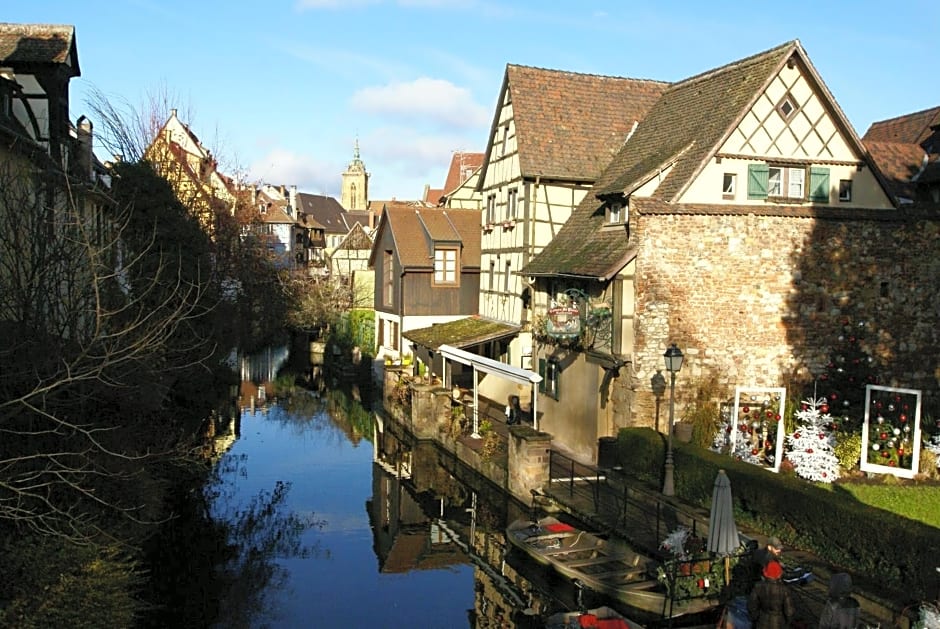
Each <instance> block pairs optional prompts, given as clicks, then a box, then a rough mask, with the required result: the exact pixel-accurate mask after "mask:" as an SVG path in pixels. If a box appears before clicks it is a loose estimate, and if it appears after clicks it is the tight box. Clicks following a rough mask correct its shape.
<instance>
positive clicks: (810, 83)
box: [523, 41, 940, 456]
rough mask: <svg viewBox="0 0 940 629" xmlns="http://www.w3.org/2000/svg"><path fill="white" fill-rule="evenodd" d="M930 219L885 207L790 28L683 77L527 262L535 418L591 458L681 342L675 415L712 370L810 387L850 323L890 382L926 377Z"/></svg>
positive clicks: (632, 414) (750, 382)
mask: <svg viewBox="0 0 940 629" xmlns="http://www.w3.org/2000/svg"><path fill="white" fill-rule="evenodd" d="M937 232H938V224H937V222H936V221H935V220H931V219H929V217H926V216H925V215H923V214H915V213H911V212H906V211H905V212H902V211H899V209H898V208H896V207H895V206H894V204H893V203H892V200H891V197H890V195H889V194H888V193H887V191H886V186H885V182H884V180H883V178H882V177H881V176H880V174H879V171H878V169H877V168H875V165H874V163H873V161H872V160H871V158H870V156H869V153H868V152H867V151H866V149H865V147H864V146H863V145H862V143H861V141H860V140H859V138H858V136H857V135H856V133H855V131H854V130H853V129H852V126H851V125H850V124H849V122H848V120H847V119H846V118H845V116H844V114H843V112H842V110H841V109H840V108H839V106H838V104H837V103H836V101H835V99H834V98H833V96H832V94H830V92H829V90H828V88H827V87H826V85H825V83H824V82H823V80H822V78H821V77H820V76H819V74H818V73H817V71H816V69H815V68H814V67H813V65H812V63H811V62H810V60H809V58H808V56H807V54H806V52H805V51H804V49H803V47H802V46H801V45H800V43H799V42H798V41H793V42H788V43H786V44H783V45H781V46H778V47H776V48H773V49H771V50H768V51H766V52H763V53H760V54H757V55H755V56H752V57H749V58H746V59H742V60H739V61H736V62H734V63H731V64H729V65H727V66H724V67H720V68H717V69H714V70H709V71H707V72H705V73H702V74H700V75H697V76H693V77H691V78H689V79H686V80H684V81H679V82H677V83H675V84H673V85H671V86H669V88H668V89H666V90H665V91H664V92H663V94H662V96H661V97H660V98H659V99H658V101H657V102H656V104H655V105H654V106H653V107H652V109H651V110H650V111H649V113H648V115H647V116H646V117H645V118H644V119H643V120H642V121H640V123H639V125H638V126H637V128H636V130H635V131H634V133H633V134H632V135H631V137H630V139H629V140H628V141H627V142H626V144H625V145H624V146H623V148H622V149H621V150H620V151H619V152H618V154H617V155H616V157H614V159H613V160H612V161H611V162H610V164H609V165H608V166H607V168H606V169H605V170H604V173H603V174H602V175H601V176H600V177H599V179H598V180H597V182H596V183H595V186H594V190H593V191H592V193H591V194H589V195H587V196H585V197H584V199H583V200H582V202H581V203H580V205H579V206H578V208H577V209H576V210H575V212H574V213H573V215H572V217H571V218H570V220H569V221H568V222H567V223H566V224H565V226H564V227H563V228H562V229H561V230H560V231H559V233H558V235H557V236H556V237H555V238H554V239H553V240H552V241H551V242H550V243H549V244H548V246H547V247H545V249H544V250H543V251H542V252H541V254H539V255H538V256H537V257H535V259H533V260H532V261H531V263H529V264H528V265H526V266H525V268H524V269H523V274H524V275H525V276H526V277H529V278H532V279H533V280H534V281H535V283H536V286H537V296H536V298H535V300H534V301H535V307H536V312H537V313H539V315H540V316H539V323H538V325H536V326H535V327H536V329H537V332H536V336H537V337H538V339H539V341H540V342H539V343H538V345H537V348H536V354H537V360H538V362H539V364H540V365H541V369H542V371H543V373H544V374H545V380H544V382H543V384H542V388H543V394H542V396H541V398H540V399H539V407H540V408H541V409H544V421H543V424H542V425H543V427H544V429H545V430H547V431H548V432H551V433H552V434H553V435H555V436H556V439H559V440H561V441H563V442H564V443H565V444H566V445H567V446H569V447H570V448H571V449H572V450H574V451H576V452H578V453H579V454H582V455H584V456H592V454H593V453H595V452H596V448H597V440H598V438H599V437H601V436H605V435H614V434H616V431H617V429H618V428H619V427H622V426H636V425H653V422H654V417H657V418H658V413H654V407H655V397H654V392H653V390H652V387H651V381H652V380H651V379H652V377H653V376H654V375H655V374H656V372H657V371H658V370H662V369H663V353H664V350H665V349H666V348H667V347H669V345H670V344H672V343H675V344H677V345H678V347H679V348H680V349H681V350H682V351H683V352H684V353H685V356H686V364H685V366H683V368H682V371H681V373H679V374H678V379H679V384H678V385H677V388H676V391H677V400H678V402H677V407H676V419H677V420H678V419H681V417H682V411H683V408H684V405H685V404H684V403H685V401H687V400H690V399H692V398H693V397H694V396H695V395H696V393H697V392H698V391H699V390H700V389H698V388H697V386H698V385H699V383H701V382H703V381H704V380H706V379H708V378H710V377H714V378H716V379H717V381H718V382H720V383H722V384H723V385H725V386H727V387H733V386H735V385H739V386H782V385H784V384H785V383H792V382H799V381H802V382H807V381H808V382H812V381H813V379H814V378H815V377H816V376H818V375H819V374H820V373H823V371H824V369H825V366H826V364H827V362H828V361H829V354H828V351H829V348H830V347H831V346H832V343H833V342H834V339H836V338H837V337H838V336H839V335H840V334H841V333H842V326H844V325H845V322H846V321H853V322H858V323H859V324H861V325H864V326H867V327H870V328H871V330H870V333H869V334H868V335H867V336H868V337H869V338H874V339H881V340H880V341H876V342H874V343H873V344H872V346H871V347H869V348H867V349H869V350H870V351H871V352H872V354H873V355H875V356H877V357H878V358H880V359H882V360H884V361H885V362H884V364H885V365H886V368H887V369H889V370H890V374H891V376H890V377H893V378H895V379H896V381H898V382H903V383H905V384H906V385H916V384H918V383H919V384H925V383H930V384H932V385H933V387H934V388H935V386H936V378H935V377H934V375H933V373H934V370H935V369H936V367H937V362H938V361H937V354H936V351H935V350H934V349H931V348H935V347H936V346H937V341H938V340H940V338H938V333H937V329H938V324H940V321H938V315H937V311H936V308H932V307H930V302H931V300H935V299H936V297H937V286H936V281H935V280H932V279H930V278H931V277H935V276H936V273H935V271H934V272H930V270H929V269H928V268H926V267H927V266H929V265H930V264H933V263H932V262H931V260H936V259H937V255H936V251H937V238H936V236H937ZM924 351H929V355H930V360H928V361H927V362H923V358H924V354H923V352H924ZM793 394H794V395H798V394H799V393H798V392H794V393H793ZM851 410H852V412H854V413H859V412H861V411H862V410H863V409H851ZM659 428H660V429H662V430H667V429H668V428H667V427H666V426H665V419H664V420H662V423H661V424H660V426H659Z"/></svg>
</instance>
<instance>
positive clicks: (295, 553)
mask: <svg viewBox="0 0 940 629" xmlns="http://www.w3.org/2000/svg"><path fill="white" fill-rule="evenodd" d="M266 361H267V362H266ZM288 363H289V361H288V356H287V354H286V353H285V352H282V351H280V350H278V351H270V352H266V353H265V354H264V355H263V356H262V357H252V358H250V359H247V360H243V361H242V362H241V365H242V366H243V367H244V366H245V365H248V366H249V367H248V368H243V369H242V373H243V374H247V375H249V376H250V377H249V378H248V379H246V380H243V381H242V384H241V386H240V388H239V391H240V407H241V409H242V413H241V417H240V424H237V425H234V426H232V427H230V429H226V430H222V429H220V430H219V431H218V433H217V438H218V439H219V443H218V446H217V448H218V451H219V452H220V453H221V452H224V455H222V456H221V458H220V459H219V461H218V464H217V466H216V479H217V480H216V482H215V483H213V484H212V485H210V486H209V487H208V489H207V491H208V494H207V495H209V496H210V497H211V504H212V508H211V514H212V516H213V519H214V520H215V521H216V522H219V523H220V525H221V526H223V527H224V538H225V540H226V543H225V561H224V562H223V563H222V564H221V571H219V574H220V575H221V576H222V580H223V582H224V586H225V589H227V595H226V596H224V597H222V598H221V600H220V602H219V604H218V616H217V622H216V623H215V626H217V627H268V626H270V627H308V626H327V627H332V626H381V627H417V626H420V627H459V626H469V627H535V626H544V618H545V617H546V616H547V615H548V614H551V613H554V612H556V611H559V610H569V609H574V608H577V607H579V606H584V607H592V606H595V603H596V602H597V601H595V600H590V599H587V600H586V599H585V597H584V593H581V592H579V591H578V590H577V589H576V588H574V587H573V586H572V585H571V584H570V583H568V582H565V581H564V580H562V579H560V578H559V577H557V576H556V575H554V573H552V572H551V571H546V570H545V569H544V568H542V567H541V566H537V565H534V564H532V563H531V562H529V561H528V560H527V559H526V558H524V557H518V556H516V555H515V554H513V553H511V552H508V548H509V547H508V546H507V544H506V540H505V536H504V533H503V531H504V529H505V526H506V523H507V522H508V521H511V520H514V519H516V518H518V517H522V516H526V515H529V513H530V510H529V507H528V506H527V505H521V504H519V503H517V502H516V501H515V500H514V499H512V498H511V497H510V496H509V495H508V494H506V493H505V492H504V491H502V490H500V489H499V488H498V487H495V486H494V485H492V484H491V483H490V482H489V481H488V480H486V479H484V478H481V477H479V476H478V475H476V473H475V472H474V471H473V470H470V469H469V468H466V467H464V466H463V465H462V464H461V463H460V462H459V461H457V460H456V459H455V458H454V457H453V455H451V454H449V453H446V452H443V451H440V450H438V449H437V448H436V447H435V446H434V445H433V444H431V443H428V442H417V441H415V440H414V439H413V437H411V436H410V435H409V433H408V432H407V431H406V430H405V429H404V428H403V427H402V426H400V425H399V424H397V423H396V422H394V421H392V420H388V419H386V418H384V417H382V416H376V415H375V414H374V413H372V412H371V411H370V410H369V409H368V407H367V405H364V404H363V401H365V402H367V401H368V395H367V394H364V393H363V392H362V391H361V390H359V389H358V388H357V387H354V386H348V387H346V388H345V389H339V388H333V389H326V388H323V387H322V386H320V385H319V383H315V384H316V385H317V386H313V387H312V388H310V389H308V388H306V385H307V384H308V382H310V380H311V379H310V372H302V375H300V377H297V376H295V375H293V374H288V373H286V372H285V370H284V369H283V365H285V364H288ZM272 365H277V367H276V368H274V367H272ZM363 398H366V399H365V400H364V399H363ZM364 445H371V447H362V446H364ZM363 505H364V508H363ZM579 595H580V599H579Z"/></svg>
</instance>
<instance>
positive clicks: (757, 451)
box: [751, 448, 760, 456]
mask: <svg viewBox="0 0 940 629" xmlns="http://www.w3.org/2000/svg"><path fill="white" fill-rule="evenodd" d="M759 452H760V450H758V449H757V448H754V449H753V450H751V454H753V455H754V456H757V454H758V453H759Z"/></svg>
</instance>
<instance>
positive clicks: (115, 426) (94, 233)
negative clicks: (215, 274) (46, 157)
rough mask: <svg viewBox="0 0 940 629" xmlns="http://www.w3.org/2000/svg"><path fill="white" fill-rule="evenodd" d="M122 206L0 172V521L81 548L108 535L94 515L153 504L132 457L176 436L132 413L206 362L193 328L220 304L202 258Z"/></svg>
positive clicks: (144, 410) (32, 175)
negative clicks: (1, 339)
mask: <svg viewBox="0 0 940 629" xmlns="http://www.w3.org/2000/svg"><path fill="white" fill-rule="evenodd" d="M139 192H140V194H141V195H145V194H148V193H149V194H151V195H152V194H154V193H155V191H154V190H152V189H151V190H149V191H147V190H140V191H139ZM131 209H132V208H131V207H130V205H124V206H120V205H118V204H117V203H116V202H115V201H114V199H112V198H110V197H109V196H108V191H106V190H87V189H78V188H75V187H73V186H71V185H70V184H69V182H68V181H67V180H66V179H65V178H64V176H60V175H57V174H55V173H54V171H49V170H47V169H43V168H42V167H37V166H36V165H35V164H32V165H31V164H29V163H28V162H25V161H20V162H16V161H9V162H6V163H4V164H3V165H2V166H0V326H2V330H3V334H2V336H3V337H4V338H5V339H7V341H6V342H5V343H3V344H0V521H5V522H7V523H13V524H15V525H16V526H25V527H27V528H29V529H31V530H33V531H35V532H38V533H41V534H52V535H58V536H64V537H66V538H68V539H70V540H72V541H75V542H87V541H90V540H92V539H95V538H100V537H101V536H103V535H106V536H112V535H113V529H112V530H108V529H107V528H106V527H102V526H101V525H100V521H101V519H102V518H104V519H107V518H113V517H115V515H116V514H120V515H122V516H124V517H126V518H127V519H129V520H130V521H138V522H142V521H145V520H147V519H149V518H151V517H152V516H153V515H154V514H155V513H157V512H158V509H157V508H156V506H155V505H154V504H152V503H151V502H150V501H152V500H154V499H158V498H159V494H158V492H157V495H154V496H152V497H151V498H150V500H148V499H146V498H145V497H144V496H145V495H146V491H147V490H148V489H154V488H155V485H151V481H150V480H148V477H147V475H146V474H145V473H144V471H143V464H142V461H143V460H145V459H146V458H147V457H152V456H154V454H155V452H163V453H167V452H171V451H172V450H173V449H174V447H176V446H177V445H178V444H179V442H180V437H181V435H180V434H179V431H178V430H177V429H174V428H173V427H172V426H163V427H162V430H159V431H158V430H149V431H142V430H141V426H140V425H139V422H138V421H137V420H136V419H131V418H133V417H135V416H136V417H140V418H144V417H146V418H148V419H149V413H148V410H153V409H157V408H159V407H160V406H161V404H162V403H163V400H164V398H165V396H166V394H167V391H168V389H169V387H170V386H171V383H172V379H173V375H174V373H179V372H182V371H191V370H192V369H193V368H194V367H200V366H202V365H206V364H208V361H209V359H210V357H211V356H212V355H213V353H214V350H215V347H214V346H213V344H212V339H211V338H204V337H202V336H201V335H200V333H199V330H200V326H201V321H202V320H204V319H205V318H206V315H207V313H209V312H210V311H211V309H212V308H213V307H214V305H215V303H216V301H215V299H214V295H212V294H211V291H209V290H208V289H207V287H209V286H211V282H209V281H207V275H208V273H209V270H208V269H203V268H199V267H200V266H201V265H200V264H198V262H196V263H195V264H194V261H197V260H198V256H192V255H188V254H184V253H182V250H181V249H177V250H174V249H173V248H172V247H170V246H167V243H168V242H170V241H171V240H172V239H170V238H168V237H167V235H166V234H161V233H160V232H159V227H163V226H162V225H160V223H159V221H158V220H154V221H153V223H152V226H151V227H145V226H146V225H147V224H148V223H147V221H146V220H145V219H142V218H141V217H140V216H136V215H135V213H133V212H131V211H130V210H131ZM154 219H156V217H154ZM134 221H136V225H135V224H133V222H134ZM175 236H180V234H176V235H175ZM133 414H136V415H133Z"/></svg>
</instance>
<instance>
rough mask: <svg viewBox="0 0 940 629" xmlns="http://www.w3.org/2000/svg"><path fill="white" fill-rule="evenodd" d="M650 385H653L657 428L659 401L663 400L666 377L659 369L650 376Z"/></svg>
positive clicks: (657, 427)
mask: <svg viewBox="0 0 940 629" xmlns="http://www.w3.org/2000/svg"><path fill="white" fill-rule="evenodd" d="M650 386H652V387H653V395H655V396H656V430H657V431H658V430H659V403H660V402H662V401H663V394H664V393H665V392H666V377H665V376H663V372H662V371H661V370H659V369H657V370H656V373H654V374H653V377H652V378H650Z"/></svg>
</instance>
